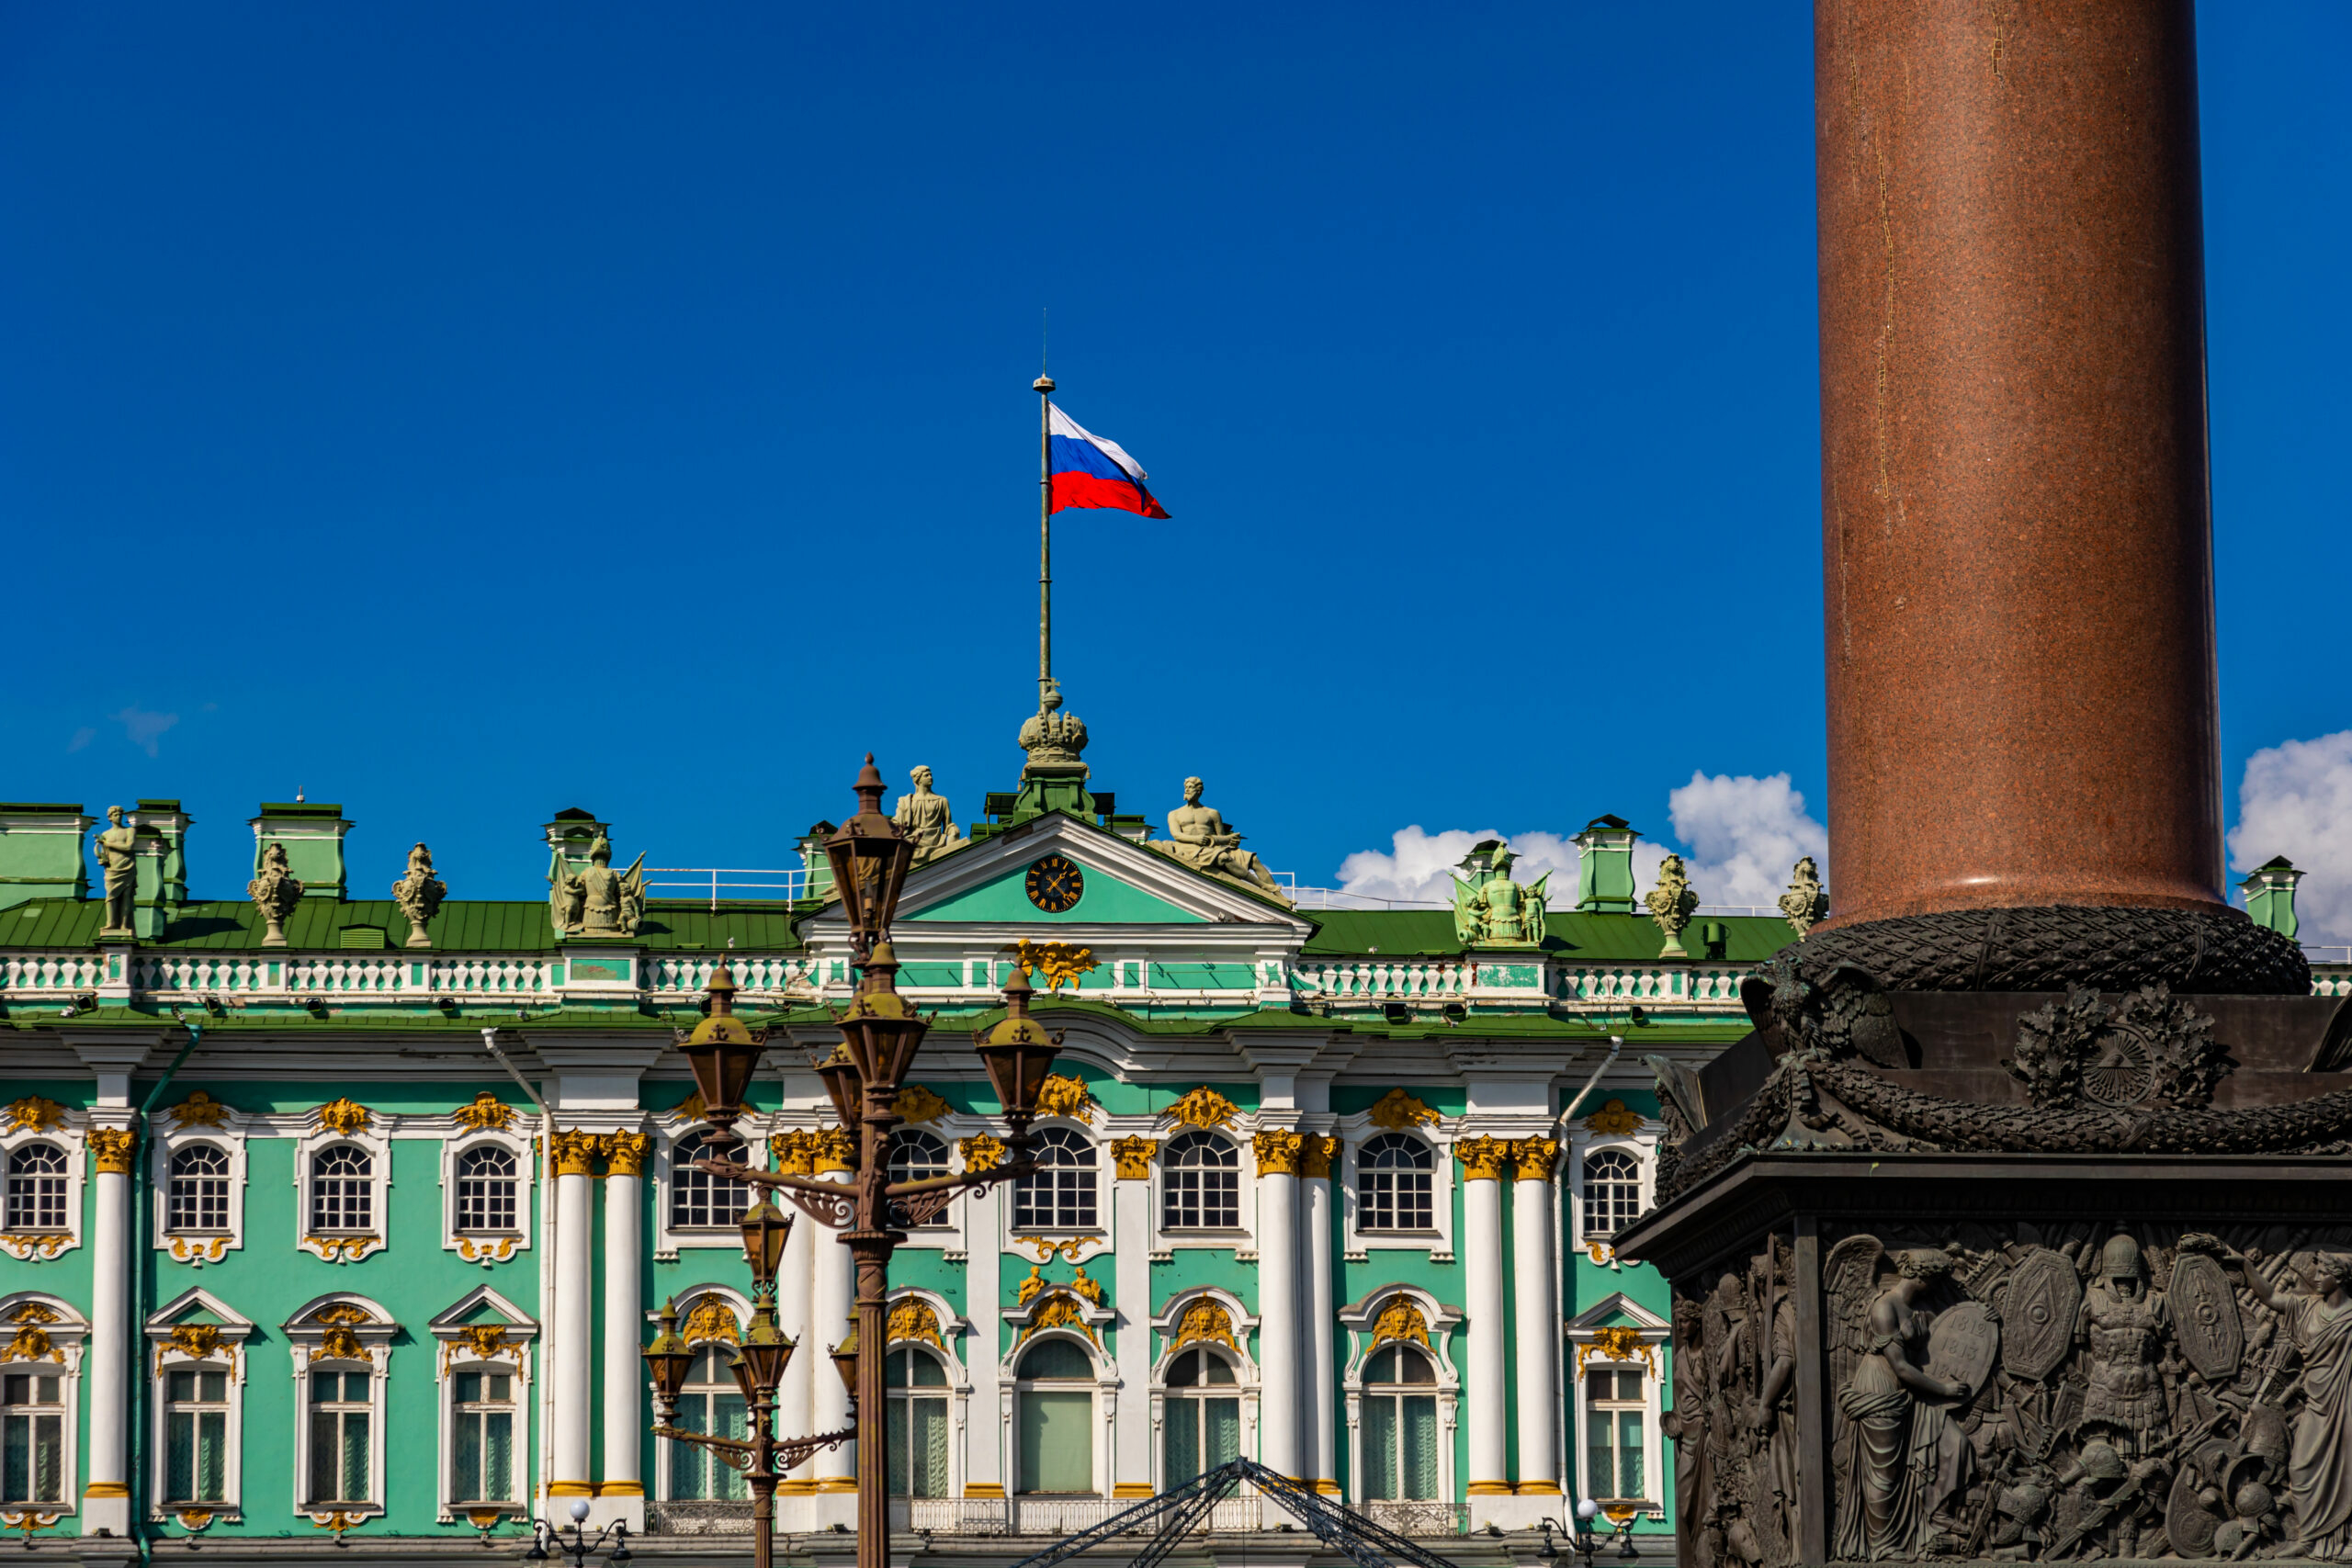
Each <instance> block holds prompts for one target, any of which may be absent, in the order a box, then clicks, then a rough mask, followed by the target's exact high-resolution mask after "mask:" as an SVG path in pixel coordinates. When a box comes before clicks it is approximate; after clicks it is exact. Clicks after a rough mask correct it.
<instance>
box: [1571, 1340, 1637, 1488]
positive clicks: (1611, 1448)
mask: <svg viewBox="0 0 2352 1568" xmlns="http://www.w3.org/2000/svg"><path fill="white" fill-rule="evenodd" d="M1584 1389H1585V1396H1584V1429H1585V1438H1584V1441H1585V1485H1586V1486H1587V1487H1588V1488H1589V1490H1590V1491H1591V1493H1592V1495H1594V1496H1596V1497H1602V1498H1607V1499H1609V1500H1610V1501H1611V1502H1626V1503H1631V1502H1642V1501H1647V1500H1648V1499H1647V1498H1646V1497H1645V1495H1644V1488H1645V1485H1646V1484H1647V1483H1648V1470H1647V1467H1646V1465H1645V1463H1644V1459H1645V1455H1644V1453H1643V1450H1642V1420H1643V1414H1644V1411H1645V1409H1646V1408H1647V1405H1646V1402H1645V1399H1644V1398H1643V1394H1642V1374H1641V1373H1640V1372H1638V1371H1632V1372H1620V1371H1595V1372H1588V1373H1586V1374H1585V1380H1584Z"/></svg>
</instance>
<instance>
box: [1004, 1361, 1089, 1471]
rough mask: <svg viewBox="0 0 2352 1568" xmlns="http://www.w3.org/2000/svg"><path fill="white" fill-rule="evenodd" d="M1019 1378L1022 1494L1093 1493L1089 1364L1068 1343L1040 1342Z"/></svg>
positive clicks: (1024, 1364)
mask: <svg viewBox="0 0 2352 1568" xmlns="http://www.w3.org/2000/svg"><path fill="white" fill-rule="evenodd" d="M1017 1375H1018V1377H1019V1379H1020V1381H1019V1382H1018V1383H1017V1384H1016V1385H1015V1386H1016V1390H1017V1398H1018V1401H1019V1404H1020V1407H1021V1474H1020V1481H1019V1484H1020V1488H1021V1490H1022V1491H1023V1492H1091V1491H1093V1490H1094V1363H1093V1361H1092V1360H1091V1359H1089V1358H1088V1356H1087V1354H1086V1352H1085V1351H1084V1350H1082V1349H1080V1348H1078V1346H1076V1345H1074V1344H1072V1343H1071V1342H1070V1341H1069V1340H1067V1339H1041V1340H1039V1341H1038V1342H1037V1343H1035V1345H1032V1346H1031V1347H1030V1348H1029V1353H1028V1354H1027V1355H1025V1356H1023V1357H1022V1358H1021V1362H1020V1366H1019V1368H1018V1372H1017Z"/></svg>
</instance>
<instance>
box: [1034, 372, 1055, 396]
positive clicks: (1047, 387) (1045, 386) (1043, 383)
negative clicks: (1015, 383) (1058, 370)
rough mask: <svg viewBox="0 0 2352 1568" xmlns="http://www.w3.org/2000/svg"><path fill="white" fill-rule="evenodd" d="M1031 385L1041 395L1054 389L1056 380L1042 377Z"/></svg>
mask: <svg viewBox="0 0 2352 1568" xmlns="http://www.w3.org/2000/svg"><path fill="white" fill-rule="evenodd" d="M1030 385H1031V386H1032V387H1033V388H1034V389H1036V390H1037V391H1038V392H1040V393H1044V392H1050V391H1052V390H1053V389H1054V378H1052V377H1051V376H1040V377H1038V378H1036V380H1035V381H1033V382H1031V383H1030Z"/></svg>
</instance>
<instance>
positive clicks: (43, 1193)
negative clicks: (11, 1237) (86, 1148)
mask: <svg viewBox="0 0 2352 1568" xmlns="http://www.w3.org/2000/svg"><path fill="white" fill-rule="evenodd" d="M8 1228H9V1229H10V1230H12V1231H17V1230H22V1231H62V1230H63V1229H65V1228H66V1225H65V1151H64V1150H63V1149H61V1148H59V1147H58V1146H57V1145H55V1144H27V1145H25V1146H24V1147H23V1148H20V1149H18V1150H17V1151H16V1153H14V1154H12V1155H10V1156H8Z"/></svg>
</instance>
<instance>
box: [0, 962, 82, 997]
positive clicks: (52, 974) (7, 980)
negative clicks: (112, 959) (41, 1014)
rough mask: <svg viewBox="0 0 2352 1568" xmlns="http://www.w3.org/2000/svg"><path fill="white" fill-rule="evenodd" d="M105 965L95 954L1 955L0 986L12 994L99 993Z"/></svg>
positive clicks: (66, 994)
mask: <svg viewBox="0 0 2352 1568" xmlns="http://www.w3.org/2000/svg"><path fill="white" fill-rule="evenodd" d="M104 964H105V960H103V959H101V958H100V957H99V956H98V955H97V954H96V953H0V985H6V987H7V988H8V989H9V990H11V991H30V992H54V993H55V994H57V995H60V996H72V995H73V994H74V993H75V992H77V991H90V990H96V988H97V985H98V978H99V976H101V975H103V974H104V973H105V969H104Z"/></svg>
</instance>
